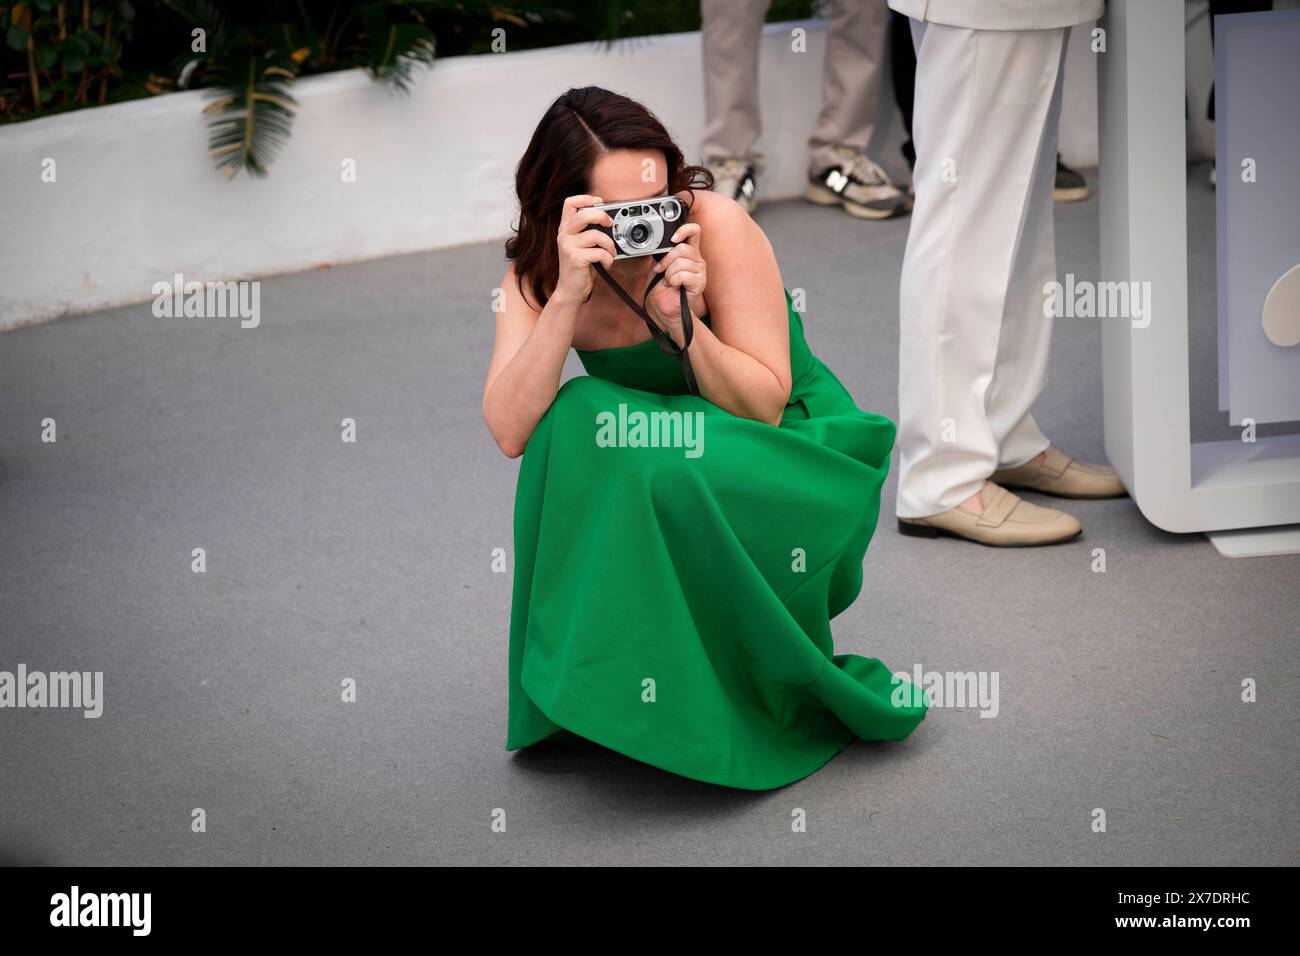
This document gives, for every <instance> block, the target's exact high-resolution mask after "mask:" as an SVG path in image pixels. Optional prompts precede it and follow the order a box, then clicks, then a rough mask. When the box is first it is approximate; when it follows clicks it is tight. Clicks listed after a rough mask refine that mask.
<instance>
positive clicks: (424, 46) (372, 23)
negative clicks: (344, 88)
mask: <svg viewBox="0 0 1300 956" xmlns="http://www.w3.org/2000/svg"><path fill="white" fill-rule="evenodd" d="M400 9H401V8H400V6H396V5H387V4H377V5H375V6H373V7H371V8H369V9H367V10H366V11H365V15H364V17H363V21H362V40H363V42H364V46H363V47H362V49H361V51H360V52H361V56H362V57H363V62H364V65H365V68H366V70H368V71H369V73H370V75H371V76H373V77H374V78H375V79H377V80H379V81H380V82H381V83H384V84H386V85H387V86H389V87H391V88H392V89H395V90H397V91H399V92H402V93H406V92H409V90H410V88H411V83H412V82H414V79H415V72H416V70H417V69H419V68H421V67H428V66H432V65H433V60H434V39H433V34H432V33H430V32H429V28H428V27H427V26H425V25H424V24H423V23H420V22H413V21H410V20H398V19H395V18H394V14H395V13H399V11H400Z"/></svg>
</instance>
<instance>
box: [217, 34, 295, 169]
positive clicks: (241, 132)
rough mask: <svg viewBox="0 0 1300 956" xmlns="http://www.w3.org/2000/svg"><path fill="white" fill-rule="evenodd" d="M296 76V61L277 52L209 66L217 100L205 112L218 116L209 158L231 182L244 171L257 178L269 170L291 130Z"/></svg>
mask: <svg viewBox="0 0 1300 956" xmlns="http://www.w3.org/2000/svg"><path fill="white" fill-rule="evenodd" d="M294 77H295V73H294V71H293V61H292V60H291V59H289V58H288V57H286V56H285V55H284V54H283V53H281V52H279V51H271V52H269V53H264V54H262V55H261V56H256V55H248V56H245V57H243V58H242V62H241V61H240V59H238V58H234V57H232V58H231V60H229V61H225V60H222V61H219V62H211V61H210V62H209V63H208V65H207V76H206V83H207V84H208V85H210V86H212V87H213V90H212V96H213V101H212V102H211V103H210V104H209V105H208V106H207V108H206V109H205V110H204V112H205V113H208V114H211V115H212V116H213V117H214V118H213V119H212V120H211V122H210V124H209V136H208V154H209V155H210V156H211V157H212V159H213V160H214V161H215V162H216V164H217V167H218V168H219V169H220V170H221V171H222V172H223V173H225V174H226V178H227V179H229V178H231V177H233V176H234V175H235V174H236V173H238V172H239V171H240V170H241V169H244V170H247V171H248V172H249V173H251V174H254V175H257V176H265V175H266V174H267V173H268V172H269V171H270V167H271V162H272V160H273V159H274V158H275V155H276V153H278V152H279V151H280V149H281V148H282V147H283V146H284V143H285V141H286V140H288V138H289V134H290V132H291V131H292V129H293V119H294V115H295V114H294V107H296V106H297V105H298V101H297V100H295V99H294V98H293V97H292V96H291V95H290V93H289V88H290V87H291V86H292V84H293V81H294Z"/></svg>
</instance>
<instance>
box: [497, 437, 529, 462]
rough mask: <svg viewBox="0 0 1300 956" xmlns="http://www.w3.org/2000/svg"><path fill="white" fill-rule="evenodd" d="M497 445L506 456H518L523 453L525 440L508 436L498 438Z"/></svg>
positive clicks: (525, 445) (525, 444)
mask: <svg viewBox="0 0 1300 956" xmlns="http://www.w3.org/2000/svg"><path fill="white" fill-rule="evenodd" d="M497 447H498V448H500V449H501V454H503V455H505V456H506V457H507V458H518V457H519V456H520V455H522V454H523V453H524V449H525V448H526V447H528V446H527V443H526V442H521V441H516V440H514V439H509V438H498V439H497Z"/></svg>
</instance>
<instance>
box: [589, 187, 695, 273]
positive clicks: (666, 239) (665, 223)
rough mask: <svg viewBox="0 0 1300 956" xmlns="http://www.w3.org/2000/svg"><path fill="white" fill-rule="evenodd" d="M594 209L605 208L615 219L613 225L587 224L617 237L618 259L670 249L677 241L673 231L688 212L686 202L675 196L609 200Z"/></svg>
mask: <svg viewBox="0 0 1300 956" xmlns="http://www.w3.org/2000/svg"><path fill="white" fill-rule="evenodd" d="M590 208H592V209H603V210H604V211H605V212H606V213H608V214H609V218H610V219H613V220H614V225H613V226H596V225H593V226H588V227H587V228H588V229H598V230H600V231H601V232H603V233H604V234H605V235H607V236H609V237H610V238H611V239H613V240H614V248H615V249H616V250H617V251H616V253H615V255H614V258H615V259H633V258H635V257H637V256H650V255H654V254H655V253H659V252H667V251H668V250H669V249H671V248H672V247H673V246H674V245H675V243H673V242H672V241H671V237H672V234H673V233H674V232H676V231H677V227H678V224H679V222H680V220H681V219H682V218H683V217H684V216H685V215H686V206H685V204H684V203H683V202H682V201H681V200H680V199H678V198H676V197H675V196H664V197H660V198H655V199H634V200H632V201H630V202H610V203H605V204H604V205H601V206H592V207H590Z"/></svg>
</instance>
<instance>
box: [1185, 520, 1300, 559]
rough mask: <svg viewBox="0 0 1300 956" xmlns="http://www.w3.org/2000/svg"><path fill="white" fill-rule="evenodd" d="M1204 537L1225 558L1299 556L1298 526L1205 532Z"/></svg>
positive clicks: (1299, 537)
mask: <svg viewBox="0 0 1300 956" xmlns="http://www.w3.org/2000/svg"><path fill="white" fill-rule="evenodd" d="M1205 536H1206V537H1207V538H1209V539H1210V543H1211V544H1213V545H1214V547H1215V549H1216V550H1217V551H1218V552H1219V554H1221V555H1223V556H1224V557H1225V558H1263V557H1268V556H1270V555H1278V554H1300V524H1288V525H1280V526H1278V527H1276V528H1242V529H1240V530H1236V531H1207V532H1205Z"/></svg>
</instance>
